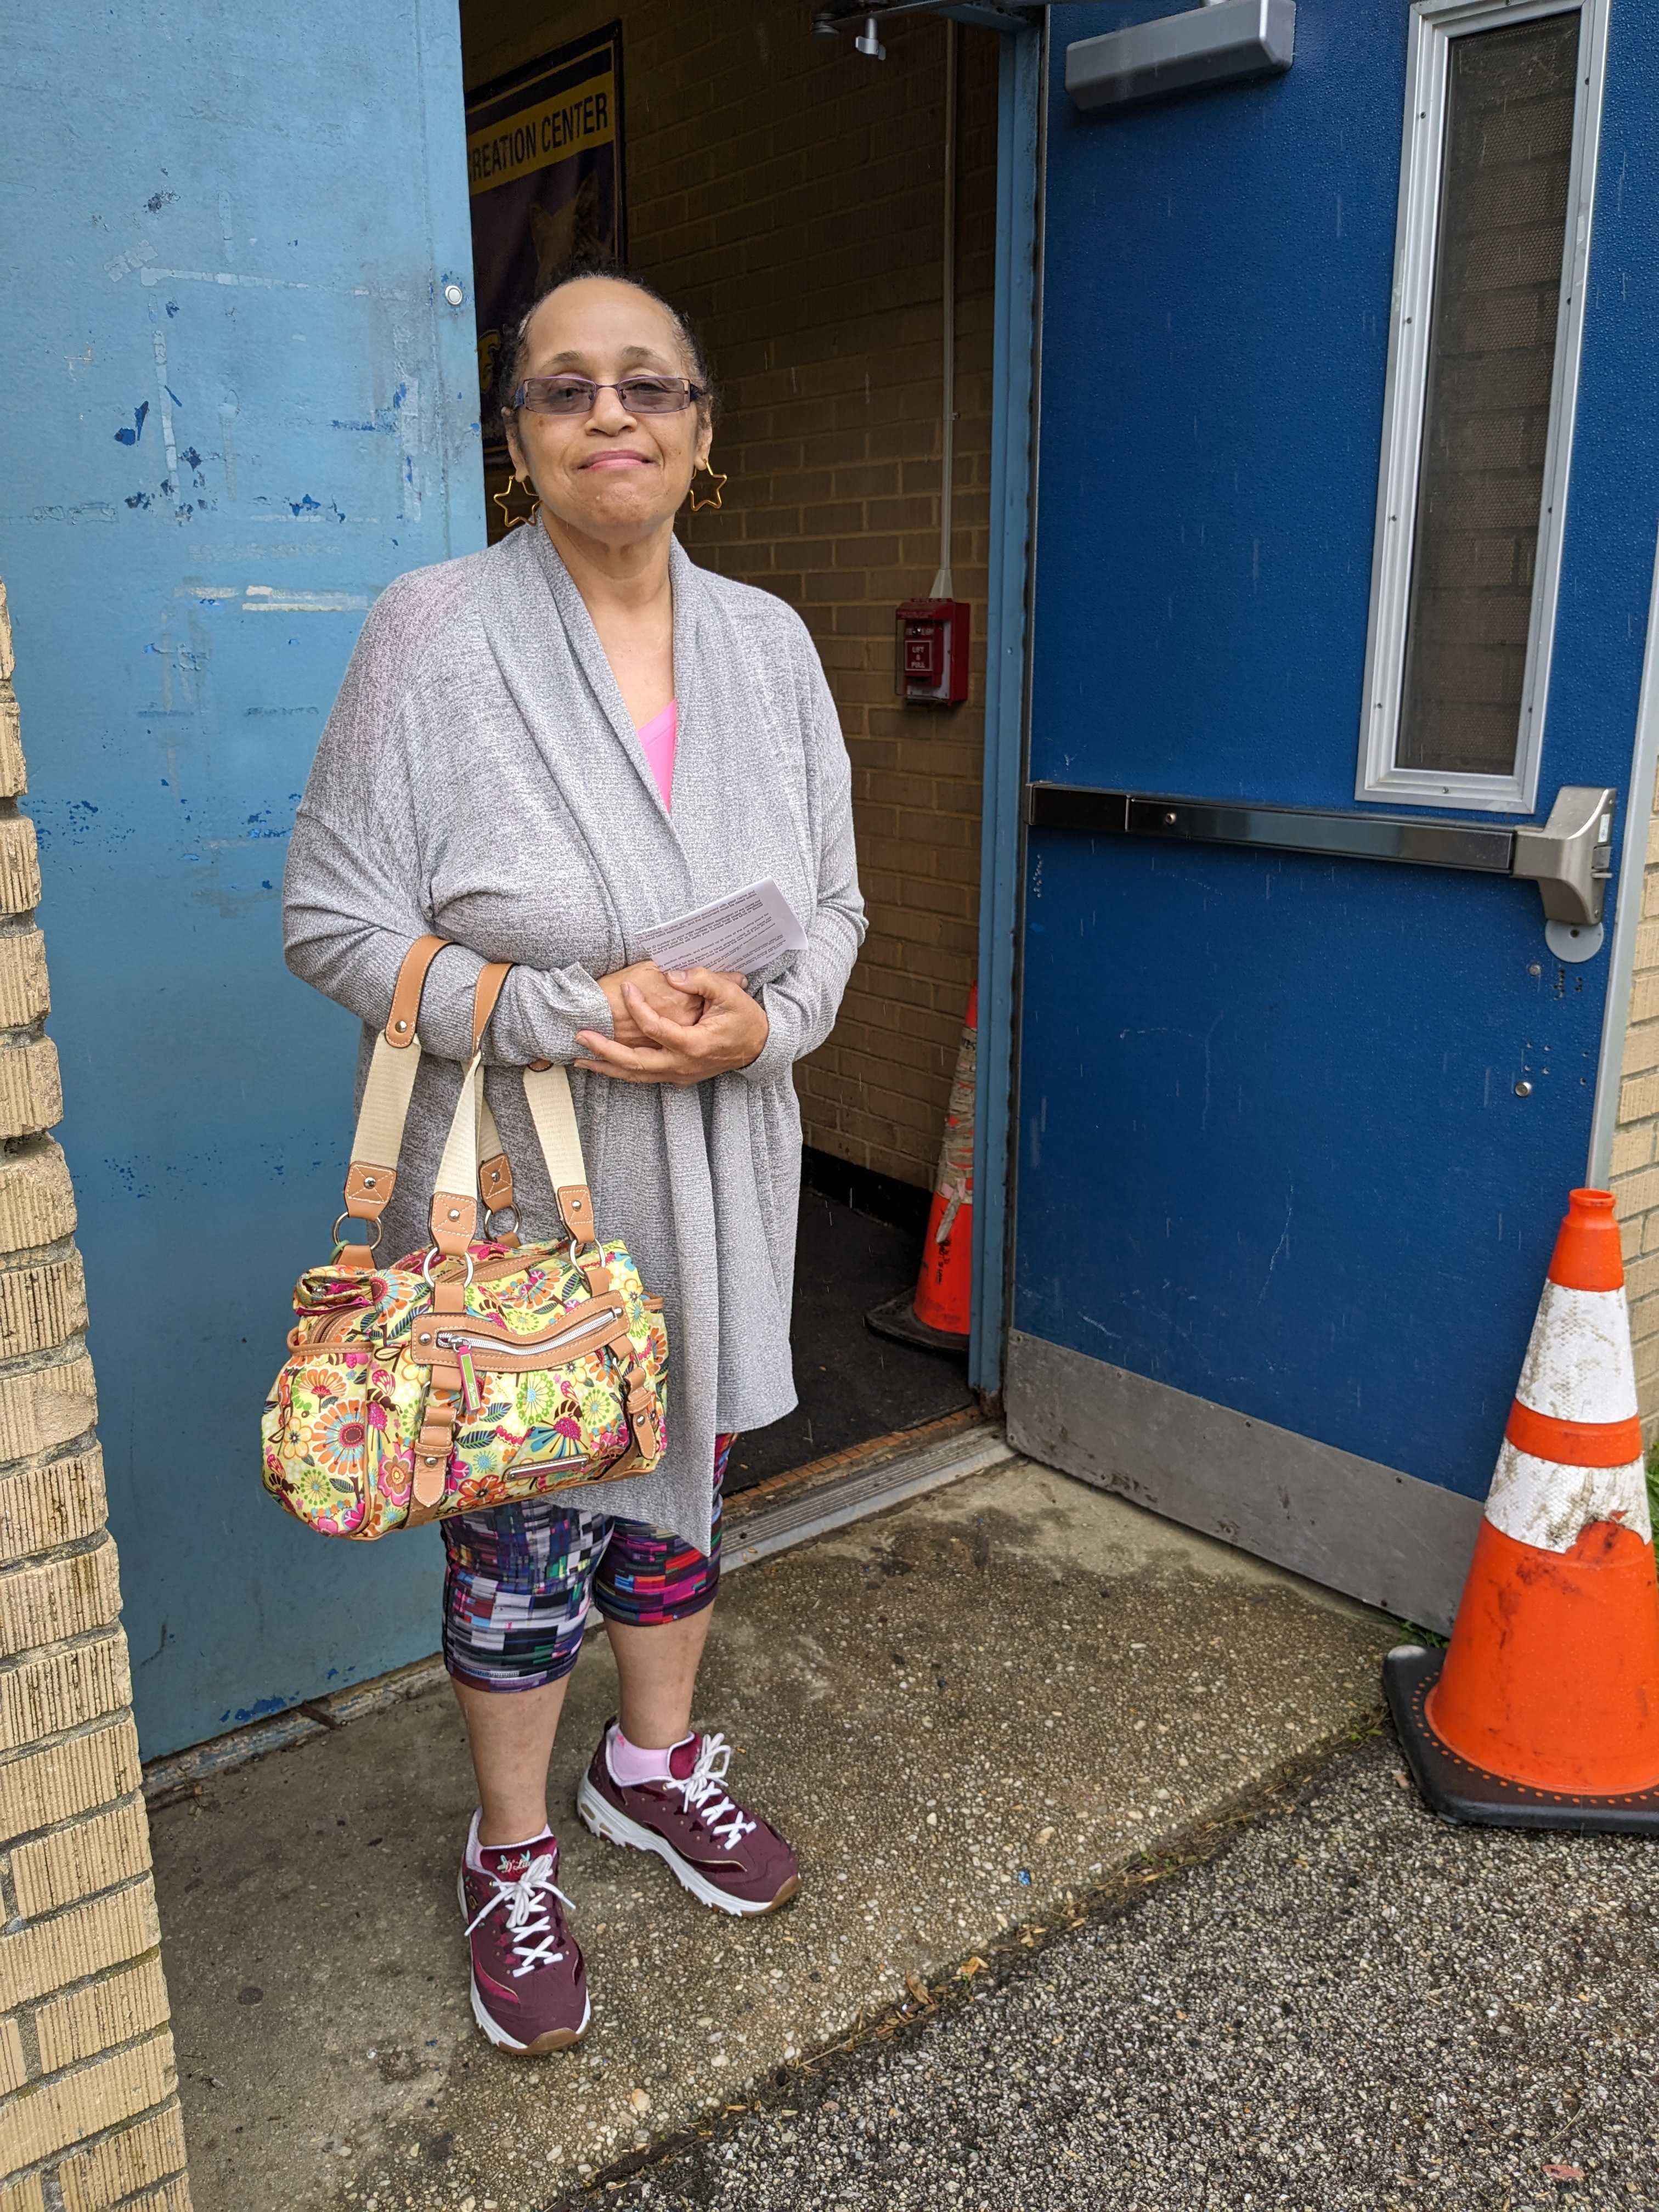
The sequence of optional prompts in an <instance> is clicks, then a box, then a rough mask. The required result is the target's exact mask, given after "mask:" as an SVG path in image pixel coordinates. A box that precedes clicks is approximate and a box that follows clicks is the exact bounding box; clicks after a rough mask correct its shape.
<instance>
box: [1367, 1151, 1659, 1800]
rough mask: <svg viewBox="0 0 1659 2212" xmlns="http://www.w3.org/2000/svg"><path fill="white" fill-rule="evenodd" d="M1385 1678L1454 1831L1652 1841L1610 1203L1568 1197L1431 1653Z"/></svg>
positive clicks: (1646, 1589) (1654, 1791)
mask: <svg viewBox="0 0 1659 2212" xmlns="http://www.w3.org/2000/svg"><path fill="white" fill-rule="evenodd" d="M1383 1680H1384V1683H1385V1685H1386V1686H1387V1689H1388V1693H1389V1707H1390V1709H1391V1711H1393V1714H1394V1718H1395V1727H1396V1728H1397V1729H1398V1730H1399V1732H1400V1740H1401V1743H1402V1744H1403V1746H1404V1747H1405V1751H1406V1756H1407V1759H1408V1761H1409V1762H1410V1765H1411V1768H1412V1771H1413V1774H1414V1775H1415V1777H1416V1778H1417V1783H1418V1786H1419V1789H1420V1790H1422V1792H1423V1795H1424V1796H1425V1799H1426V1800H1427V1801H1428V1802H1429V1804H1430V1805H1431V1807H1432V1808H1433V1809H1434V1810H1435V1811H1436V1812H1437V1813H1439V1814H1443V1815H1444V1816H1445V1817H1446V1818H1447V1819H1449V1820H1474V1821H1480V1822H1483V1823H1485V1824H1486V1825H1487V1826H1493V1827H1506V1828H1571V1829H1574V1830H1577V1831H1579V1832H1588V1831H1590V1830H1602V1829H1610V1830H1620V1831H1623V1832H1626V1833H1638V1834H1649V1835H1653V1834H1659V1583H1656V1579H1655V1574H1654V1559H1653V1531H1652V1528H1651V1526H1650V1521H1649V1515H1648V1494H1647V1482H1646V1477H1645V1474H1644V1466H1643V1455H1642V1426H1641V1423H1640V1422H1639V1420H1638V1419H1637V1412H1636V1375H1635V1370H1634V1367H1633V1365H1632V1359H1631V1345H1630V1316H1629V1312H1628V1310H1627V1309H1626V1304H1625V1269H1624V1261H1623V1259H1622V1257H1621V1255H1620V1249H1619V1225H1618V1223H1617V1222H1616V1221H1615V1220H1614V1218H1613V1197H1612V1194H1611V1193H1610V1192H1607V1191H1605V1190H1576V1191H1574V1192H1573V1194H1572V1196H1571V1202H1570V1204H1569V1207H1568V1212H1567V1217H1566V1219H1565V1221H1564V1222H1563V1223H1562V1225H1561V1231H1560V1235H1559V1237H1557V1239H1556V1244H1555V1256H1554V1257H1553V1260H1552V1261H1550V1270H1549V1278H1548V1279H1547V1282H1546V1283H1545V1285H1544V1295H1543V1297H1542V1298H1541V1301H1540V1303H1539V1307H1538V1318H1537V1320H1536V1322H1534V1325H1533V1332H1532V1341H1531V1343H1530V1344H1529V1345H1528V1347H1527V1358H1526V1363H1525V1364H1524V1366H1523V1367H1522V1370H1521V1381H1520V1383H1519V1385H1518V1387H1517V1389H1516V1397H1515V1403H1514V1405H1513V1406H1512V1407H1511V1408H1510V1418H1509V1424H1508V1426H1507V1428H1506V1430H1505V1431H1504V1445H1503V1449H1502V1450H1501V1451H1500V1452H1499V1454H1498V1469H1497V1472H1496V1474H1494V1475H1493V1476H1492V1489H1491V1492H1490V1493H1489V1494H1488V1496H1487V1498H1486V1517H1485V1519H1484V1520H1483V1521H1482V1522H1481V1524H1480V1535H1479V1536H1478V1538H1477V1539H1476V1541H1475V1547H1474V1559H1472V1560H1471V1561H1470V1564H1469V1571H1468V1579H1467V1581H1466V1582H1465V1583H1464V1585H1463V1595H1462V1602H1461V1603H1460V1604H1459V1606H1458V1608H1457V1620H1456V1622H1455V1626H1454V1627H1453V1630H1452V1638H1451V1643H1450V1644H1449V1647H1448V1649H1447V1650H1445V1651H1443V1652H1439V1651H1425V1650H1423V1649H1422V1648H1421V1647H1420V1646H1419V1645H1416V1644H1407V1645H1404V1646H1402V1647H1401V1649H1400V1650H1396V1651H1391V1652H1390V1653H1389V1656H1388V1658H1387V1660H1386V1661H1385V1662H1384V1665H1383Z"/></svg>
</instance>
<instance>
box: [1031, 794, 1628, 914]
mask: <svg viewBox="0 0 1659 2212" xmlns="http://www.w3.org/2000/svg"><path fill="white" fill-rule="evenodd" d="M1618 795H1619V794H1618V793H1617V792H1616V791H1615V790H1613V789H1610V788H1607V787H1595V786H1592V785H1589V784H1564V785H1563V786H1562V787H1561V788H1560V790H1559V791H1558V792H1557V793H1556V794H1555V804H1554V805H1553V807H1551V809H1550V815H1549V819H1548V821H1547V822H1545V823H1518V824H1516V825H1514V826H1512V827H1511V826H1504V825H1499V824H1498V823H1491V824H1489V823H1484V822H1433V821H1427V820H1425V819H1423V818H1422V817H1420V816H1417V815H1409V814H1346V813H1338V812H1334V811H1333V812H1327V811H1323V810H1322V809H1321V808H1318V807H1313V806H1271V805H1256V804H1254V803H1249V802H1240V801H1237V800H1227V799H1170V798H1165V797H1163V796H1160V795H1159V794H1158V793H1148V792H1139V791H1095V790H1091V789H1090V788H1089V787H1086V786H1085V785H1082V784H1071V783H1030V784H1027V786H1026V787H1025V818H1026V821H1027V823H1029V824H1030V827H1031V828H1032V829H1074V830H1079V831H1081V832H1082V833H1083V835H1084V836H1090V837H1162V838H1166V839H1172V840H1174V841H1175V842H1176V843H1185V844H1199V845H1248V846H1253V847H1256V848H1262V849H1265V850H1267V851H1270V852H1279V853H1309V854H1316V855H1319V856H1320V857H1322V858H1327V859H1333V860H1387V861H1390V862H1394V863H1396V864H1404V865H1405V866H1409V867H1418V868H1465V869H1472V870H1474V872H1476V873H1478V874H1482V875H1490V876H1514V877H1517V878H1522V879H1523V880H1524V881H1527V882H1529V883H1535V884H1537V886H1538V889H1539V893H1540V896H1541V898H1542V899H1543V902H1544V913H1545V915H1546V916H1547V919H1548V920H1549V921H1564V922H1571V923H1576V924H1577V925H1578V926H1579V927H1593V926H1594V925H1595V924H1596V923H1597V922H1599V921H1601V900H1602V894H1603V893H1604V891H1605V890H1606V888H1607V878H1608V877H1609V875H1610V874H1611V873H1612V840H1613V803H1614V801H1615V800H1616V799H1617V798H1618Z"/></svg>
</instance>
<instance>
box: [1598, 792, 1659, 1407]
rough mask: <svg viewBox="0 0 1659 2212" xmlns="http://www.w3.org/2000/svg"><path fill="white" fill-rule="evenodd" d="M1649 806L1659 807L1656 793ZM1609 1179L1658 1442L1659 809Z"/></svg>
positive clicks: (1641, 1398) (1643, 1383) (1644, 1401)
mask: <svg viewBox="0 0 1659 2212" xmlns="http://www.w3.org/2000/svg"><path fill="white" fill-rule="evenodd" d="M1655 806H1656V809H1659V793H1656V794H1655ZM1608 1182H1609V1184H1610V1185H1611V1188H1612V1189H1613V1194H1614V1195H1615V1197H1616V1198H1617V1199H1618V1200H1619V1225H1620V1228H1621V1229H1622V1230H1623V1231H1624V1237H1625V1273H1626V1278H1627V1279H1628V1282H1629V1285H1630V1327H1631V1335H1632V1339H1633V1340H1634V1341H1635V1346H1636V1399H1637V1403H1638V1406H1639V1407H1641V1409H1642V1433H1643V1435H1644V1437H1645V1438H1646V1439H1647V1443H1648V1445H1649V1447H1650V1449H1651V1447H1652V1446H1653V1444H1654V1443H1655V1442H1656V1440H1659V813H1656V818H1655V820H1654V821H1653V823H1651V824H1650V828H1649V831H1648V849H1647V866H1646V870H1645V872H1644V878H1643V883H1642V921H1641V924H1640V926H1639V927H1638V930H1637V933H1636V963H1635V973H1634V975H1633V976H1632V981H1631V997H1630V1025H1629V1027H1628V1028H1627V1029H1626V1031H1625V1052H1624V1065H1623V1067H1622V1070H1621V1080H1620V1089H1619V1121H1618V1126H1617V1127H1616V1129H1615V1131H1614V1133H1613V1171H1612V1174H1611V1175H1610V1176H1609V1177H1608Z"/></svg>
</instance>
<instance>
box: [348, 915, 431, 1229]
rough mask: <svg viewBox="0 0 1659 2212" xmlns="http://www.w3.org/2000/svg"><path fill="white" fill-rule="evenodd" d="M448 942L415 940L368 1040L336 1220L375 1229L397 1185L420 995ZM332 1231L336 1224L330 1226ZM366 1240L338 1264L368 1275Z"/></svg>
mask: <svg viewBox="0 0 1659 2212" xmlns="http://www.w3.org/2000/svg"><path fill="white" fill-rule="evenodd" d="M448 942H449V940H448V939H447V938H445V937H435V936H427V937H417V938H416V940H415V942H414V944H413V945H410V948H409V950H408V951H407V952H406V953H405V954H404V957H403V962H402V964H401V965H400V967H399V968H398V981H397V983H396V985H395V987H393V990H392V1012H390V1013H389V1014H388V1015H387V1017H386V1027H385V1028H384V1029H383V1030H381V1031H380V1035H379V1036H377V1037H376V1038H375V1040H374V1054H373V1057H372V1058H371V1060H370V1061H369V1065H368V1081H367V1082H366V1083H365V1084H364V1085H363V1103H362V1105H361V1107H359V1109H358V1110H357V1127H356V1132H355V1133H354V1134H353V1137H352V1139H351V1164H350V1166H349V1168H348V1169H347V1170H346V1179H345V1211H344V1212H343V1215H342V1216H341V1219H342V1220H350V1221H355V1222H362V1223H363V1224H364V1225H365V1226H366V1227H368V1226H375V1227H378V1224H379V1222H380V1216H381V1214H382V1213H384V1212H385V1211H386V1206H387V1203H388V1201H389V1200H390V1199H391V1197H392V1190H393V1188H394V1187H395V1185H396V1183H397V1181H398V1154H399V1153H400V1152H402V1150H403V1143H404V1123H405V1122H406V1121H408V1119H409V1102H410V1098H411V1097H412V1096H413V1095H414V1090H415V1076H416V1070H417V1069H418V1068H419V1066H420V1064H421V1039H420V1033H419V1030H418V1029H417V1027H416V1024H417V1023H418V1021H419V1019H420V1012H421V994H422V991H423V990H424V989H425V987H426V979H427V976H428V974H429V973H430V971H431V967H432V963H433V962H434V961H435V959H436V958H437V957H438V955H439V954H440V953H441V951H443V949H444V947H445V945H447V943H448ZM338 1226H339V1224H338V1223H336V1227H338ZM379 1241H380V1239H379V1236H378V1233H377V1234H376V1236H375V1237H374V1238H372V1239H371V1238H368V1237H362V1238H361V1239H360V1240H359V1241H357V1242H356V1243H347V1244H345V1245H344V1246H343V1248H342V1250H341V1254H340V1264H341V1265H342V1266H343V1267H354V1268H359V1269H362V1270H365V1271H366V1270H368V1269H370V1268H372V1267H374V1246H375V1244H376V1243H379Z"/></svg>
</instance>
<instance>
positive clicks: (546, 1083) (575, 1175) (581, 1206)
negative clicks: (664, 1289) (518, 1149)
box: [472, 960, 594, 1244]
mask: <svg viewBox="0 0 1659 2212" xmlns="http://www.w3.org/2000/svg"><path fill="white" fill-rule="evenodd" d="M512 970H513V963H512V962H511V961H509V960H492V961H491V962H490V963H489V965H488V966H487V967H486V968H484V969H483V970H482V971H481V972H480V974H479V976H478V982H477V990H476V991H475V992H474V994H473V999H472V1049H473V1051H474V1052H475V1053H476V1052H477V1051H479V1050H480V1049H481V1048H482V1047H483V1036H484V1031H485V1030H487V1029H488V1028H489V1018H490V1016H491V1015H492V1014H493V1013H494V1012H495V1005H496V1001H497V1000H499V999H500V997H501V986H502V984H503V983H505V982H506V981H507V977H508V975H510V974H511V973H512ZM524 1095H525V1103H526V1105H527V1106H528V1107H529V1109H530V1118H531V1120H532V1121H533V1122H534V1123H535V1126H536V1136H537V1139H538V1142H539V1144H540V1146H541V1148H542V1158H543V1160H544V1162H545V1163H546V1166H547V1179H548V1181H549V1182H550V1183H551V1184H552V1186H553V1195H554V1196H555V1198H556V1200H558V1206H559V1215H560V1218H561V1219H562V1221H563V1223H564V1226H565V1233H566V1234H567V1236H568V1237H571V1238H572V1239H574V1242H575V1243H578V1244H588V1243H592V1242H593V1241H594V1240H593V1200H592V1193H591V1192H590V1190H589V1188H588V1183H587V1164H586V1161H585V1160H584V1159H583V1158H582V1140H581V1133H580V1130H579V1129H578V1128H577V1127H576V1108H575V1103H574V1100H573V1099H572V1097H571V1096H570V1078H569V1076H568V1074H567V1073H566V1072H565V1070H564V1069H563V1068H562V1067H558V1066H555V1065H554V1064H553V1063H552V1062H551V1061H550V1060H532V1062H531V1063H530V1065H529V1066H528V1067H527V1068H526V1070H525V1072H524ZM481 1141H482V1143H483V1146H484V1147H485V1148H486V1149H487V1151H488V1152H489V1155H490V1157H488V1158H485V1159H484V1160H483V1163H482V1164H481V1166H480V1169H479V1174H480V1176H481V1178H482V1186H483V1194H484V1202H485V1204H486V1205H488V1206H493V1207H495V1208H496V1209H498V1210H499V1209H500V1208H501V1207H504V1206H510V1205H511V1204H512V1203H513V1170H512V1169H511V1167H510V1166H509V1165H508V1164H507V1154H506V1153H505V1152H503V1151H502V1149H501V1138H500V1136H499V1135H498V1134H497V1133H496V1129H495V1116H494V1115H492V1114H491V1113H490V1111H489V1101H488V1099H486V1100H485V1101H484V1103H483V1116H482V1117H481Z"/></svg>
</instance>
